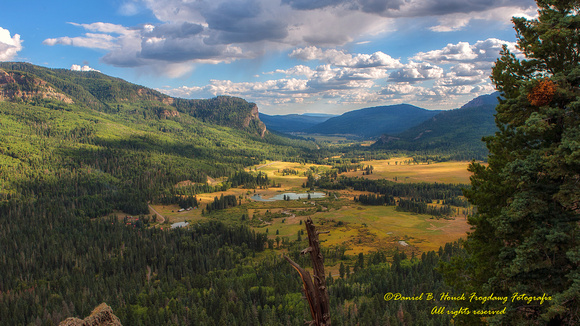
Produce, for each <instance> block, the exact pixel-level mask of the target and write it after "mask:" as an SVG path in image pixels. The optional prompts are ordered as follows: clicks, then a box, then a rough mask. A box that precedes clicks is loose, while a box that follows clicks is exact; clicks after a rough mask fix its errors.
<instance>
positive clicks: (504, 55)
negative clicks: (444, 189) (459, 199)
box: [444, 0, 580, 325]
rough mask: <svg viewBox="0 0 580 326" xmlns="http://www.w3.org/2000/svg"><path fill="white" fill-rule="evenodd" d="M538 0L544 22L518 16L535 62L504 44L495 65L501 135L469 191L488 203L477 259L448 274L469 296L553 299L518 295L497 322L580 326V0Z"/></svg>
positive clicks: (475, 247)
mask: <svg viewBox="0 0 580 326" xmlns="http://www.w3.org/2000/svg"><path fill="white" fill-rule="evenodd" d="M537 4H538V7H539V17H538V19H534V20H527V19H525V18H514V19H513V22H514V25H515V29H516V32H517V35H518V48H519V49H520V50H521V51H522V52H523V54H524V55H525V57H526V58H525V59H522V60H520V59H518V58H517V57H516V56H515V55H514V54H513V53H511V52H510V51H509V50H508V49H507V47H506V46H504V48H503V51H502V52H501V58H499V59H498V60H497V62H496V64H495V66H494V68H493V70H492V76H491V78H492V81H493V82H494V84H495V85H496V88H497V90H498V91H499V92H500V96H501V98H500V104H499V105H498V106H497V108H496V110H497V114H496V124H497V126H498V128H499V131H498V132H497V133H496V134H495V135H494V136H491V137H487V138H485V141H486V143H487V147H488V149H489V151H490V155H489V159H488V166H484V165H481V164H477V163H473V164H471V165H470V168H469V170H470V171H471V172H473V173H474V174H473V176H472V178H471V189H470V190H467V191H466V192H465V195H466V197H467V198H468V199H469V201H470V202H471V203H472V204H474V205H477V208H478V211H477V213H476V214H474V216H472V217H470V218H469V223H470V224H471V225H472V226H473V227H474V231H473V232H472V233H471V234H470V235H469V237H468V240H467V243H466V249H467V250H468V252H469V253H470V255H469V256H468V257H466V258H462V259H459V258H456V259H455V260H454V262H453V263H452V264H450V265H447V266H446V267H445V268H444V272H445V273H446V278H447V280H448V281H449V282H450V283H453V284H454V285H455V286H456V287H458V288H462V289H463V290H464V291H465V292H477V294H478V295H489V294H491V293H493V294H494V295H496V296H499V295H508V296H510V297H511V295H512V294H514V293H516V292H517V293H526V294H527V295H529V296H540V297H541V296H542V295H543V294H544V293H545V294H546V295H548V296H551V298H552V300H551V301H544V302H543V303H542V304H540V302H539V301H534V302H532V303H530V304H527V303H526V302H522V301H517V300H516V301H514V302H511V301H510V300H508V302H507V303H506V305H507V306H508V308H507V313H506V314H501V315H497V316H493V317H490V318H488V321H489V322H492V323H499V324H505V325H507V324H509V325H520V324H521V325H530V324H542V325H543V324H566V325H573V324H574V325H577V324H580V312H579V311H578V308H577V307H578V306H580V296H579V293H580V271H579V270H578V266H579V262H580V246H579V224H578V221H579V220H580V217H579V209H580V206H579V205H580V184H579V180H580V177H579V173H580V145H579V144H580V127H579V123H580V88H579V85H580V48H579V44H580V33H579V29H580V17H579V16H578V10H579V9H580V1H577V0H576V1H557V0H538V1H537ZM502 306H503V305H502V304H495V305H492V307H493V308H495V309H501V308H502ZM469 317H473V316H467V318H469ZM462 318H465V316H462ZM464 322H465V323H467V324H470V325H471V324H476V323H478V322H481V320H480V319H479V318H475V319H471V320H464Z"/></svg>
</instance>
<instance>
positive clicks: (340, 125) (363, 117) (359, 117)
mask: <svg viewBox="0 0 580 326" xmlns="http://www.w3.org/2000/svg"><path fill="white" fill-rule="evenodd" d="M439 112H441V111H438V110H425V109H422V108H419V107H416V106H414V105H409V104H397V105H388V106H377V107H372V108H364V109H360V110H354V111H349V112H346V113H343V114H342V115H340V116H338V117H334V118H330V119H328V120H326V121H325V122H323V123H320V124H317V125H315V126H313V127H311V128H308V129H306V130H305V132H306V133H317V134H342V135H354V136H358V137H364V138H372V137H378V136H380V135H381V134H389V135H396V134H398V133H400V132H403V131H405V130H407V129H408V128H410V127H413V126H416V125H418V124H420V123H421V122H423V121H425V120H427V119H429V118H431V117H433V116H435V115H436V114H438V113H439Z"/></svg>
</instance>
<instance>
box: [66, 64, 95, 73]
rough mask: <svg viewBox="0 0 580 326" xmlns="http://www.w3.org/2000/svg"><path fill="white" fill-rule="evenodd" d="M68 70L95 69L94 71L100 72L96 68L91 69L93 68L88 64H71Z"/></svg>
mask: <svg viewBox="0 0 580 326" xmlns="http://www.w3.org/2000/svg"><path fill="white" fill-rule="evenodd" d="M70 70H72V71H96V72H100V71H98V70H97V69H93V68H91V67H89V66H88V65H84V66H81V65H72V66H71V67H70Z"/></svg>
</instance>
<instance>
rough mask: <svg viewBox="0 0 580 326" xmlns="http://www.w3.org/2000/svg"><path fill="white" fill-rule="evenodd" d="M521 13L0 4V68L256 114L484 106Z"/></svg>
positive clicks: (524, 10)
mask: <svg viewBox="0 0 580 326" xmlns="http://www.w3.org/2000/svg"><path fill="white" fill-rule="evenodd" d="M536 9H537V8H536V6H535V3H534V2H533V1H531V0H511V1H510V0H100V1H92V0H86V1H69V0H66V1H49V0H44V1H38V0H19V1H6V2H5V3H3V5H2V11H0V61H25V62H30V63H33V64H37V65H42V66H47V67H51V68H65V69H77V70H78V69H80V70H82V69H84V70H87V69H96V70H99V71H101V72H103V73H105V74H107V75H111V76H115V77H119V78H123V79H125V80H128V81H130V82H133V83H136V84H140V85H144V86H147V87H151V88H155V89H157V90H159V91H162V92H164V93H166V94H169V95H172V96H177V97H183V98H209V97H214V96H216V95H232V96H239V97H243V98H245V99H247V100H248V101H252V102H256V103H257V104H258V106H259V108H260V111H261V112H264V113H268V114H288V113H306V112H309V113H314V112H321V113H333V114H339V113H342V112H345V111H349V110H353V109H358V108H363V107H369V106H378V105H390V104H397V103H410V104H414V105H417V106H420V107H423V108H426V109H453V108H457V107H460V106H461V105H462V104H464V103H465V102H467V101H468V100H469V99H472V98H474V97H476V96H478V95H482V94H488V93H491V92H493V86H492V85H491V83H490V81H489V77H488V76H489V73H490V68H491V66H492V65H493V62H494V61H495V59H496V58H497V57H498V55H499V50H500V49H501V46H502V44H507V45H508V46H509V47H510V49H511V50H512V51H514V52H517V50H516V49H515V43H514V42H515V41H516V37H515V33H514V31H513V28H512V24H511V21H510V19H511V17H512V16H524V17H527V18H533V17H535V16H536V14H537V13H536Z"/></svg>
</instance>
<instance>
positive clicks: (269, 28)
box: [44, 0, 533, 70]
mask: <svg viewBox="0 0 580 326" xmlns="http://www.w3.org/2000/svg"><path fill="white" fill-rule="evenodd" d="M137 5H139V6H143V7H145V8H147V10H149V11H151V12H152V13H153V14H154V15H155V17H156V18H157V19H158V20H159V23H156V24H143V25H139V26H131V27H127V26H121V25H116V24H111V23H105V22H96V23H92V24H78V23H71V24H73V25H75V26H78V27H79V28H82V29H84V30H85V31H86V33H84V35H80V36H60V37H55V38H48V39H46V40H45V41H44V44H46V45H50V46H54V45H68V46H77V47H85V48H93V49H101V50H106V51H107V54H106V55H105V56H104V57H103V58H102V61H103V62H104V63H106V64H110V65H114V66H119V67H141V66H155V65H157V66H163V65H175V64H180V65H184V64H189V65H192V64H196V63H219V62H232V61H235V60H239V59H244V58H257V57H260V56H262V55H264V54H265V53H268V52H269V51H279V50H287V49H292V48H295V47H304V49H303V50H302V51H303V53H295V55H296V57H299V56H305V55H311V56H312V55H318V56H320V55H326V58H321V59H322V60H346V61H348V60H350V61H349V62H344V65H353V62H354V61H356V60H359V61H358V64H359V65H367V66H369V65H372V64H383V65H385V64H389V61H393V60H392V58H390V57H388V55H386V54H384V53H374V54H372V55H368V56H371V57H366V58H365V57H363V56H364V54H363V55H361V57H358V58H346V57H344V55H343V58H340V56H341V54H340V53H338V52H340V51H337V53H331V52H328V51H329V50H327V53H318V54H315V53H310V54H309V53H307V52H308V51H312V49H315V48H318V49H320V48H334V47H337V46H343V45H345V44H347V43H350V42H356V41H357V40H360V38H361V37H365V36H369V35H376V34H381V33H383V34H384V33H386V32H388V31H392V30H393V29H394V28H395V27H393V26H394V25H393V24H394V21H395V19H397V18H402V17H411V18H414V17H435V18H437V19H438V24H439V25H434V26H431V27H430V28H431V29H432V30H434V31H448V30H456V29H460V28H462V27H464V26H465V25H466V24H467V23H468V22H469V21H470V20H472V19H486V20H495V19H501V20H506V21H509V17H511V16H510V15H511V14H516V13H520V14H526V13H529V11H530V7H531V6H532V5H533V1H531V0H515V1H507V0H490V1H479V0H467V1H466V0H461V1H459V0H443V1H433V0H388V1H383V0H380V1H379V0H281V1H280V2H278V1H272V0H215V1H182V0H141V1H131V2H126V3H125V4H124V5H123V6H122V8H121V11H122V12H123V13H125V14H131V13H133V12H136V11H138V9H137ZM500 13H501V14H500ZM345 22H348V23H345ZM320 51H323V50H320ZM335 51H336V50H335ZM333 56H334V57H333ZM365 60H366V61H365ZM381 60H383V61H384V62H381ZM333 63H334V62H333ZM391 63H392V64H394V62H391ZM159 70H162V69H159ZM186 70H187V69H186Z"/></svg>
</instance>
